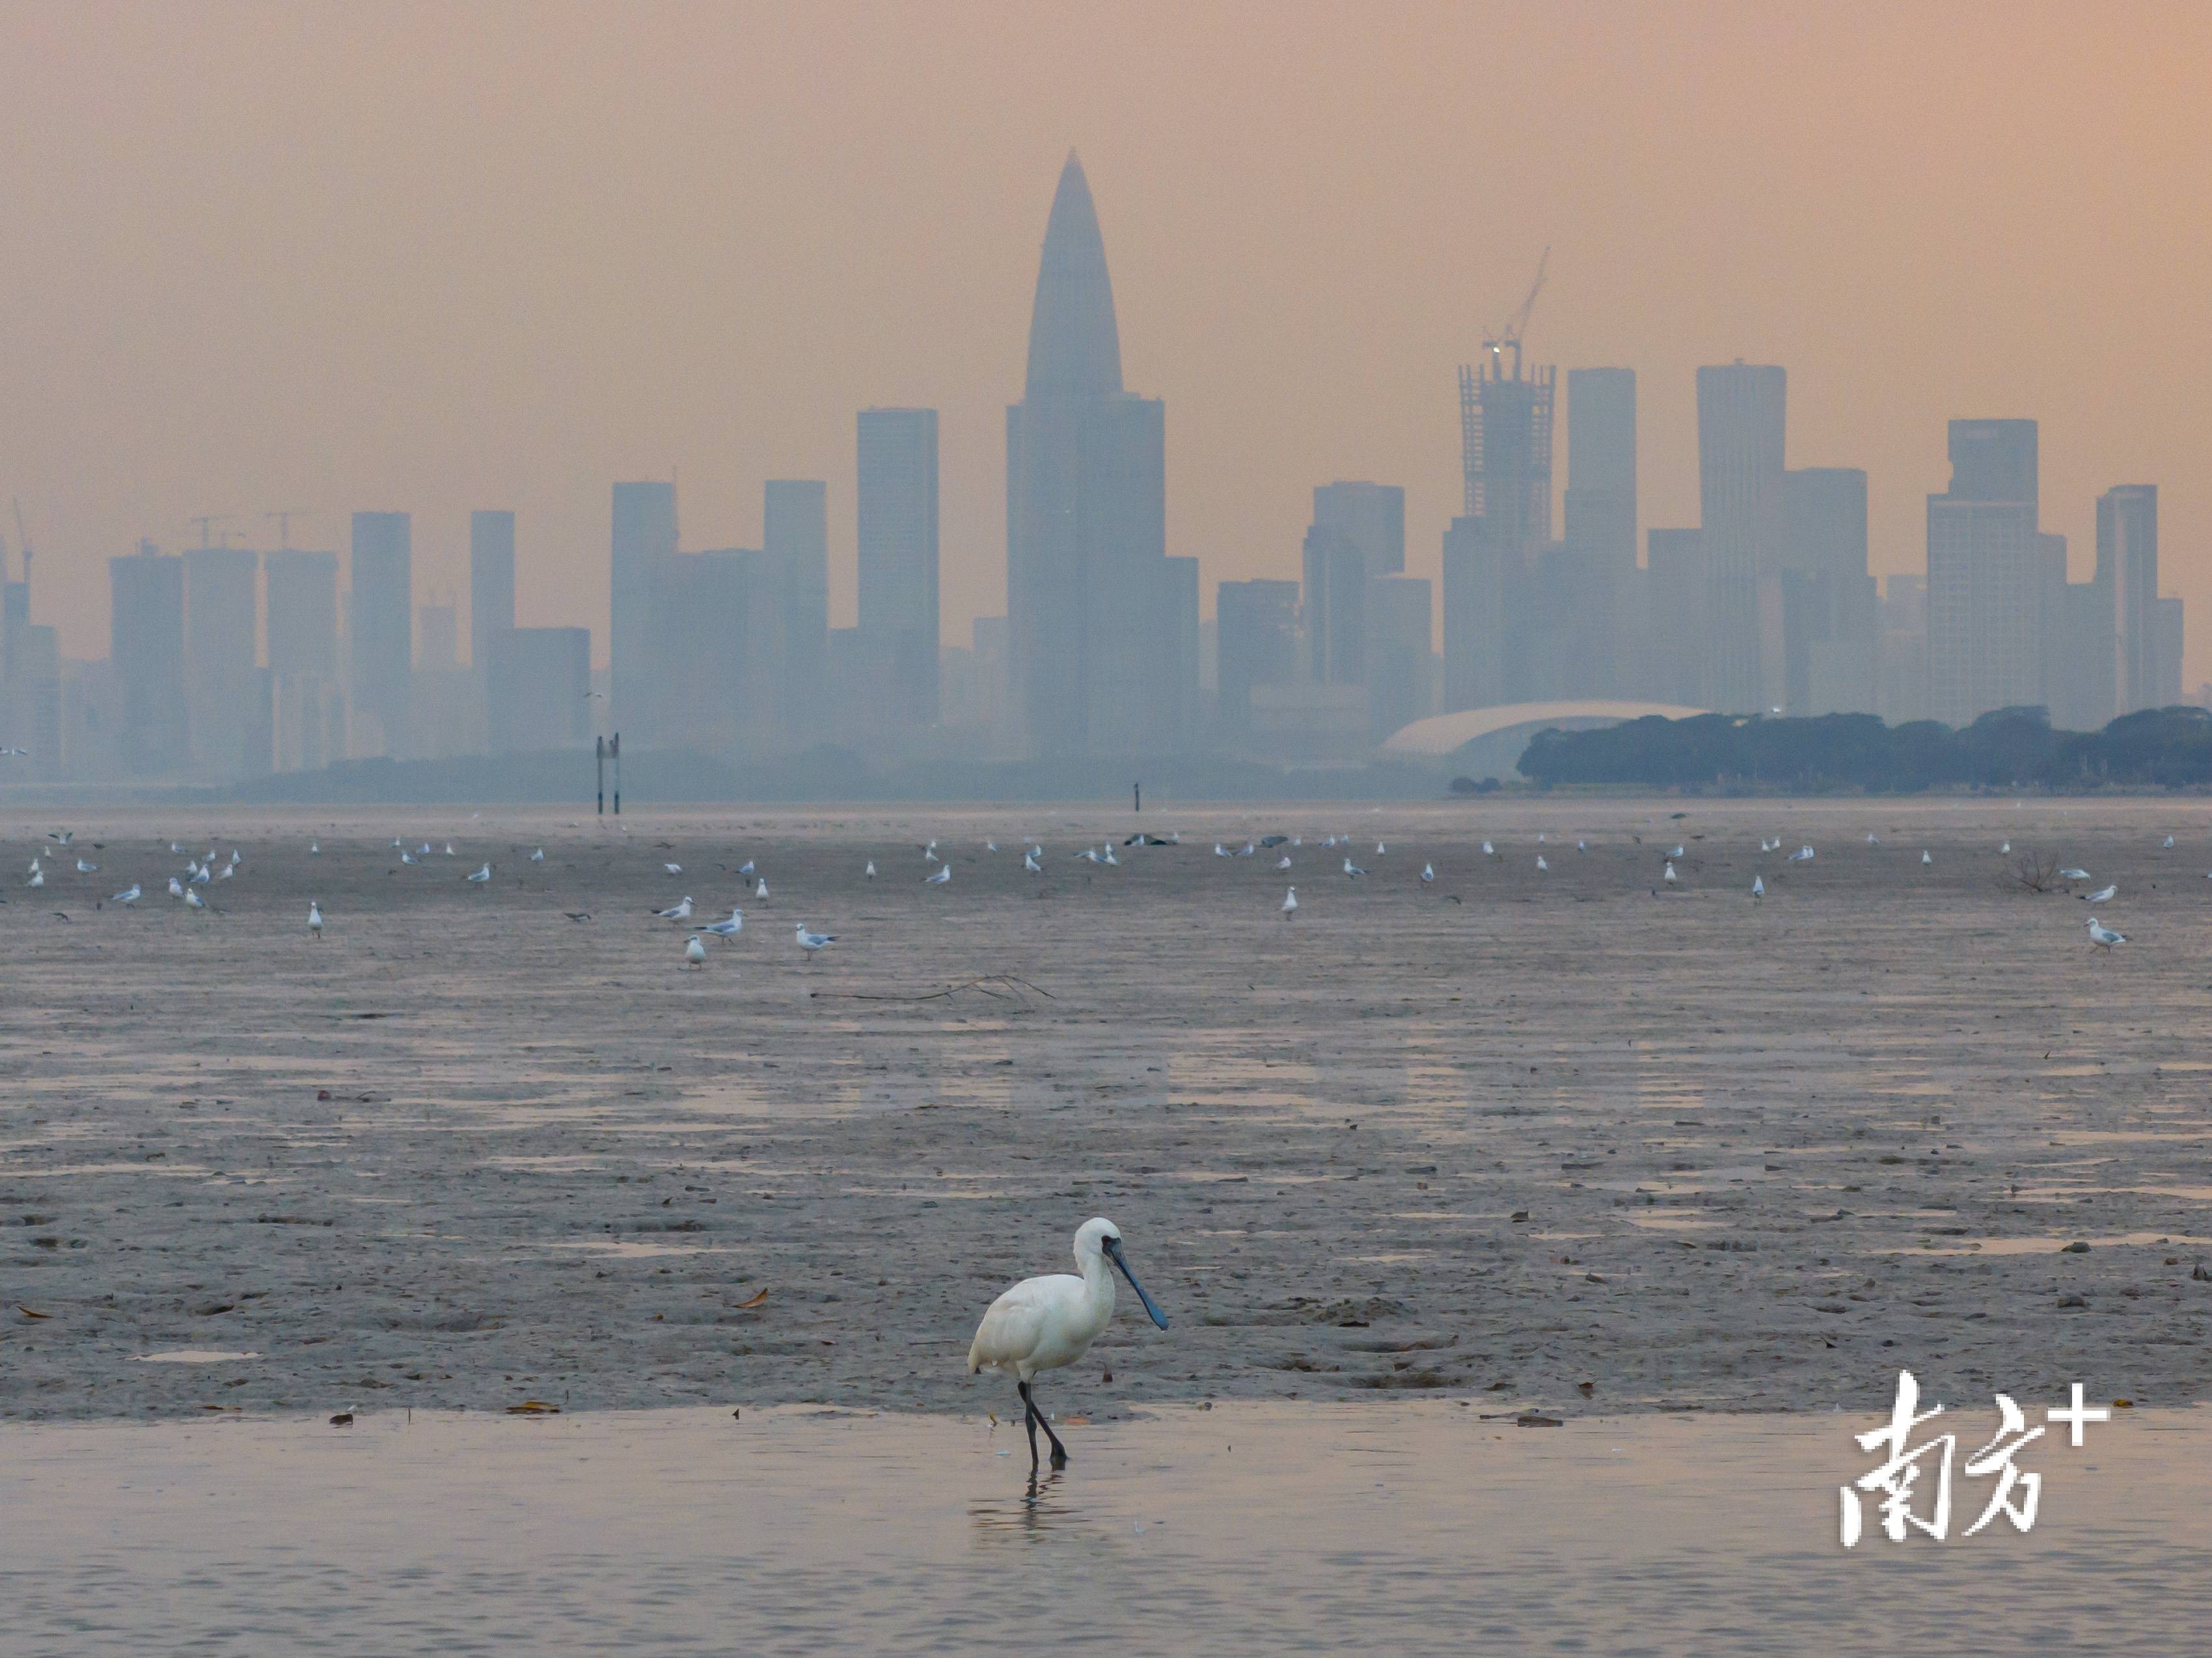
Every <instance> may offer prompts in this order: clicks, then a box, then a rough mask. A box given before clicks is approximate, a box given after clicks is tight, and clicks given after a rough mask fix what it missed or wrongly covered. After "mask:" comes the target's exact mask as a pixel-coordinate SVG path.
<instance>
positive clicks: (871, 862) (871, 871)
mask: <svg viewBox="0 0 2212 1658" xmlns="http://www.w3.org/2000/svg"><path fill="white" fill-rule="evenodd" d="M867 877H868V879H870V880H871V881H872V880H874V879H875V878H876V860H875V859H872V858H871V859H868V868H867Z"/></svg>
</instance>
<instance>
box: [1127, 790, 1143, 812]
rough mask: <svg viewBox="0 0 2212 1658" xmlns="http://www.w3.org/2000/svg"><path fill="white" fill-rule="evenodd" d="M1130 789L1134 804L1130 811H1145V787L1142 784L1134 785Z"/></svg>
mask: <svg viewBox="0 0 2212 1658" xmlns="http://www.w3.org/2000/svg"><path fill="white" fill-rule="evenodd" d="M1129 787H1130V789H1131V791H1132V793H1133V804H1132V805H1131V806H1130V808H1129V810H1130V811H1136V812H1141V811H1144V809H1145V786H1144V785H1143V784H1142V783H1132V784H1130V785H1129Z"/></svg>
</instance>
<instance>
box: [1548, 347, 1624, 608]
mask: <svg viewBox="0 0 2212 1658" xmlns="http://www.w3.org/2000/svg"><path fill="white" fill-rule="evenodd" d="M1565 506H1566V535H1565V541H1566V544H1567V545H1568V547H1569V548H1570V549H1571V550H1574V551H1576V552H1578V553H1585V554H1589V555H1590V556H1594V557H1595V558H1597V559H1598V560H1600V561H1601V562H1602V563H1603V564H1604V565H1605V566H1606V567H1607V568H1611V569H1613V570H1616V571H1620V570H1632V569H1634V568H1636V371H1635V370H1634V369H1633V368H1570V369H1569V370H1567V490H1566V498H1565Z"/></svg>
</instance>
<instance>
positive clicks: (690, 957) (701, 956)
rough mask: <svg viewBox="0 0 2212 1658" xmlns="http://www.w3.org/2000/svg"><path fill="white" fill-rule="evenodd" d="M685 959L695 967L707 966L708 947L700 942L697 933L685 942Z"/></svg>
mask: <svg viewBox="0 0 2212 1658" xmlns="http://www.w3.org/2000/svg"><path fill="white" fill-rule="evenodd" d="M684 960H685V961H687V962H689V963H690V964H691V965H692V966H693V967H704V966H706V965H707V946H706V945H704V944H701V943H700V942H699V935H698V934H697V933H696V932H695V933H693V934H692V935H691V936H690V938H688V939H686V940H685V941H684Z"/></svg>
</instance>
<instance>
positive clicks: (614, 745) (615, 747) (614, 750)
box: [607, 732, 622, 817]
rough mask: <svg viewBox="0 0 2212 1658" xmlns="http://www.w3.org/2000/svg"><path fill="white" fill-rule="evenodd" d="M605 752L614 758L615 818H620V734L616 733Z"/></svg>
mask: <svg viewBox="0 0 2212 1658" xmlns="http://www.w3.org/2000/svg"><path fill="white" fill-rule="evenodd" d="M607 751H608V752H609V753H611V754H612V755H613V756H614V757H615V816H616V817H621V816H622V733H621V732H616V733H615V734H614V737H613V738H612V739H611V741H610V742H609V743H608V744H607Z"/></svg>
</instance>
